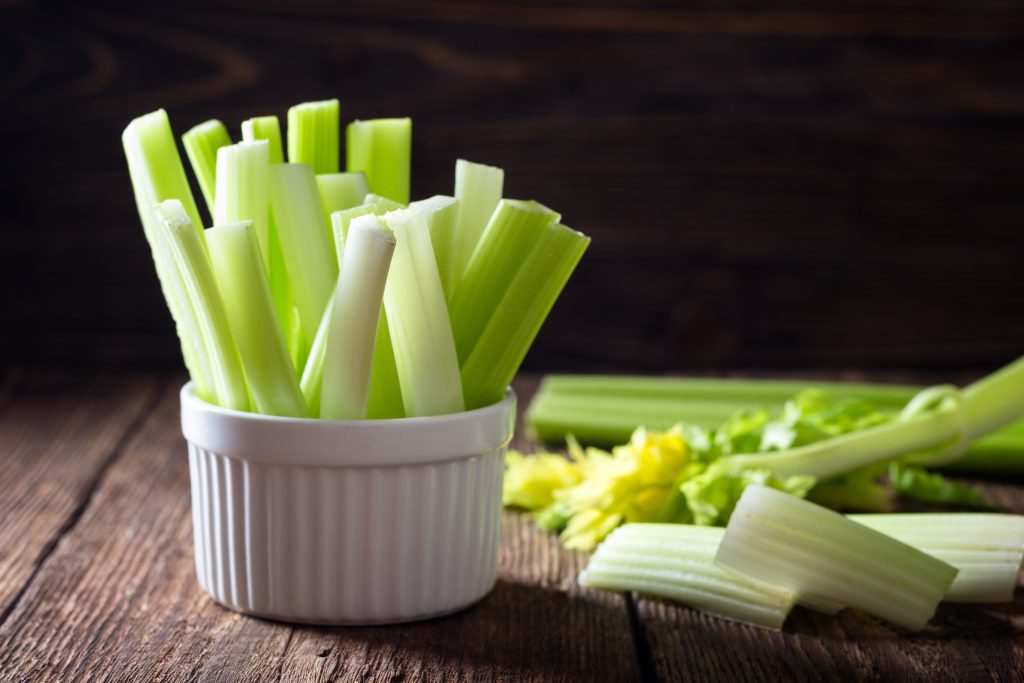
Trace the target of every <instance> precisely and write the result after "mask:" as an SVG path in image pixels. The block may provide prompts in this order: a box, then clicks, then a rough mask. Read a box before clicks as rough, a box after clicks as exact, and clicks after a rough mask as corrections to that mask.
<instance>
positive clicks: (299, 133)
mask: <svg viewBox="0 0 1024 683" xmlns="http://www.w3.org/2000/svg"><path fill="white" fill-rule="evenodd" d="M340 131H341V123H340V121H339V119H338V100H323V101H322V102H304V103H302V104H297V105H295V106H294V107H292V108H291V109H289V110H288V161H289V162H290V163H293V164H309V165H310V166H311V167H312V168H313V172H314V173H317V174H319V173H337V172H338V164H339V161H338V159H339V144H338V143H339V135H340ZM349 170H352V169H349ZM356 170H358V169H356Z"/></svg>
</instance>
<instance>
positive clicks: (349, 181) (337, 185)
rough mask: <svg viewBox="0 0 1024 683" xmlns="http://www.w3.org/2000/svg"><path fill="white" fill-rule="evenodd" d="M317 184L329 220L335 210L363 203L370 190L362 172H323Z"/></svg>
mask: <svg viewBox="0 0 1024 683" xmlns="http://www.w3.org/2000/svg"><path fill="white" fill-rule="evenodd" d="M316 184H317V186H318V187H319V188H320V200H321V201H322V202H323V206H324V216H326V217H327V220H330V219H331V214H333V213H334V212H335V211H341V210H343V209H351V208H352V207H355V206H359V205H360V204H362V203H363V200H364V199H365V198H366V195H367V193H368V192H369V191H370V190H369V188H368V187H367V185H366V176H364V175H363V174H362V173H321V174H320V175H318V176H317V177H316ZM339 258H340V257H339Z"/></svg>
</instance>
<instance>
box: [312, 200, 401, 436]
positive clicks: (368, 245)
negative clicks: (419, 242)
mask: <svg viewBox="0 0 1024 683" xmlns="http://www.w3.org/2000/svg"><path fill="white" fill-rule="evenodd" d="M394 250H395V237H394V235H392V234H391V232H390V231H389V230H387V229H386V228H385V227H384V226H383V224H382V223H381V222H380V220H379V219H378V218H377V217H376V216H360V217H359V218H356V219H355V220H353V221H352V224H351V225H350V226H349V233H348V237H347V239H346V241H345V256H344V260H343V261H342V267H341V273H340V275H339V276H338V285H337V287H336V289H335V293H334V304H333V311H332V313H331V323H330V330H329V332H328V333H327V350H326V354H325V359H324V371H323V375H324V378H323V382H322V384H323V388H322V389H321V394H320V417H323V418H328V419H333V420H359V419H363V418H365V417H366V412H367V411H366V408H367V402H368V399H369V390H370V377H371V370H372V365H373V351H374V345H375V343H376V336H377V325H378V322H379V319H380V309H381V304H382V303H383V297H384V285H385V283H386V282H387V279H388V268H389V266H390V265H391V257H392V254H393V252H394Z"/></svg>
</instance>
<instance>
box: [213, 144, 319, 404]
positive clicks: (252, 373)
mask: <svg viewBox="0 0 1024 683" xmlns="http://www.w3.org/2000/svg"><path fill="white" fill-rule="evenodd" d="M251 144H261V145H262V149H264V150H266V147H267V145H266V143H265V142H261V143H251ZM261 196H263V197H266V195H265V194H263V195H261ZM207 243H208V245H209V251H210V261H211V263H212V265H213V273H214V276H215V278H216V280H217V285H218V287H219V289H220V292H221V294H222V296H223V301H224V309H225V311H226V313H227V319H228V322H229V323H230V325H231V331H232V333H233V335H234V339H235V341H236V343H237V345H238V353H239V356H240V357H241V360H242V368H243V369H244V370H245V377H246V379H247V384H248V387H249V396H250V397H251V399H252V404H253V407H254V408H255V409H256V412H259V413H263V414H264V415H280V416H283V417H308V416H309V412H308V411H307V409H306V402H305V400H304V399H303V397H302V391H301V390H300V389H299V382H298V380H297V379H296V378H295V372H294V370H293V368H292V362H291V359H290V358H289V357H288V349H287V347H286V346H285V340H284V334H283V332H282V331H281V325H280V323H279V322H278V319H277V314H276V312H275V311H274V302H273V300H272V299H271V296H270V283H269V282H268V281H267V275H266V269H265V266H264V262H263V255H262V254H261V252H260V246H259V244H258V242H257V237H256V229H255V228H254V227H253V223H252V222H251V221H242V222H240V223H231V224H226V225H219V226H216V227H214V228H211V229H210V230H209V231H208V233H207Z"/></svg>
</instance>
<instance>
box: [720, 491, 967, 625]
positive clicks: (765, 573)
mask: <svg viewBox="0 0 1024 683" xmlns="http://www.w3.org/2000/svg"><path fill="white" fill-rule="evenodd" d="M715 561H716V562H717V563H718V564H719V565H721V566H723V567H726V568H728V569H731V570H733V571H736V572H739V573H741V574H744V575H746V576H748V577H750V578H751V579H752V580H755V581H761V582H764V583H767V584H770V585H774V586H777V587H779V588H781V589H784V590H789V591H792V592H793V593H794V594H795V595H796V596H797V598H798V599H799V598H800V597H801V596H807V597H809V598H811V599H815V598H820V599H823V600H825V601H828V602H838V603H841V604H843V605H847V606H849V607H853V608H856V609H860V610H863V611H865V612H869V613H871V614H874V615H876V616H879V617H882V618H883V619H887V620H889V621H891V622H893V623H894V624H897V625H899V626H903V627H904V628H907V629H910V630H919V629H921V628H923V627H924V626H925V624H927V623H928V620H929V619H930V618H931V616H932V614H934V613H935V608H936V606H937V605H938V603H939V601H940V600H941V599H942V597H943V596H944V595H945V594H946V592H947V591H948V590H949V587H950V585H951V584H952V583H953V579H954V578H955V577H956V574H957V570H956V569H955V568H954V567H952V566H950V565H949V564H947V563H945V562H942V561H941V560H938V559H936V558H934V557H931V556H930V555H927V554H925V553H923V552H921V551H920V550H917V549H916V548H912V547H911V546H909V545H906V544H904V543H901V542H899V541H897V540H895V539H893V538H890V537H888V536H886V535H885V534H882V533H879V532H877V531H875V530H873V529H869V528H867V527H865V526H862V525H860V524H857V523H856V522H853V521H850V520H848V519H846V518H844V517H843V516H842V515H840V514H839V513H837V512H833V511H831V510H828V509H826V508H823V507H821V506H819V505H815V504H814V503H810V502H808V501H805V500H800V499H799V498H796V497H794V496H790V495H788V494H786V493H782V492H780V491H776V490H774V489H771V488H767V487H764V486H758V485H751V486H748V487H747V488H746V490H744V492H743V495H742V496H741V497H740V501H739V503H738V504H737V506H736V510H735V511H734V512H733V515H732V518H731V519H730V520H729V525H728V527H727V528H726V532H725V536H724V537H723V538H722V542H721V544H720V545H719V547H718V554H717V555H716V556H715Z"/></svg>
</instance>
